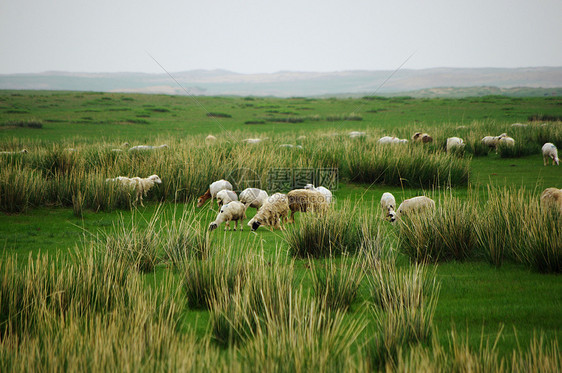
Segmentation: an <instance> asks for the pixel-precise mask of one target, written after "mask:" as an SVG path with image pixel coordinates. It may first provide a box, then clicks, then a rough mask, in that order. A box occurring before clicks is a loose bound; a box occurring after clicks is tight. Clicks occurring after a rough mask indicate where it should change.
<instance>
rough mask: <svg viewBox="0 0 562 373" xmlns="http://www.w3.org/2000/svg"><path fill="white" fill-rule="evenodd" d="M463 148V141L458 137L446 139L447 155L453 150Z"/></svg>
mask: <svg viewBox="0 0 562 373" xmlns="http://www.w3.org/2000/svg"><path fill="white" fill-rule="evenodd" d="M464 146H465V144H464V141H463V139H461V138H460V137H449V138H448V139H447V153H450V152H451V150H452V149H453V148H462V147H464Z"/></svg>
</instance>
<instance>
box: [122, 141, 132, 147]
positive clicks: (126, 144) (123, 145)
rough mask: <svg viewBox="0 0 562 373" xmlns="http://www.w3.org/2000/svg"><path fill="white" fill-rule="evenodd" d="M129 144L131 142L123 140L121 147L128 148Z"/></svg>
mask: <svg viewBox="0 0 562 373" xmlns="http://www.w3.org/2000/svg"><path fill="white" fill-rule="evenodd" d="M129 146H131V144H129V143H128V142H126V141H125V142H124V143H123V144H121V147H122V148H128V147H129Z"/></svg>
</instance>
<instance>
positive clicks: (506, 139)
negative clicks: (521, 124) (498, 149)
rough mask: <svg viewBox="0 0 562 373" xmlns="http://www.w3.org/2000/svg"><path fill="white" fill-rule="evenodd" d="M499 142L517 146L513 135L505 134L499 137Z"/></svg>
mask: <svg viewBox="0 0 562 373" xmlns="http://www.w3.org/2000/svg"><path fill="white" fill-rule="evenodd" d="M498 144H504V145H507V146H515V140H514V139H513V137H509V136H503V137H502V138H500V139H499V141H498Z"/></svg>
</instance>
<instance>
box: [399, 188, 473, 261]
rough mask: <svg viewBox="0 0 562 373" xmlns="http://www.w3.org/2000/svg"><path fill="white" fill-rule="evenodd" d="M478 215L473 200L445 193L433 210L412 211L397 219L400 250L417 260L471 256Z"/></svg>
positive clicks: (442, 259)
mask: <svg viewBox="0 0 562 373" xmlns="http://www.w3.org/2000/svg"><path fill="white" fill-rule="evenodd" d="M475 216H476V212H475V211H474V204H473V203H471V202H470V201H461V200H460V199H457V198H452V197H445V198H444V199H443V200H442V201H439V204H438V206H437V209H436V211H435V212H434V213H427V214H412V215H411V216H409V217H404V218H403V219H400V220H399V221H398V225H399V234H398V237H399V247H400V250H401V251H402V252H403V253H405V254H406V255H408V256H409V257H410V259H412V260H414V261H416V262H418V263H420V262H437V261H447V260H465V259H468V258H471V257H473V256H474V241H475V239H474V235H473V227H472V224H473V222H474V218H475Z"/></svg>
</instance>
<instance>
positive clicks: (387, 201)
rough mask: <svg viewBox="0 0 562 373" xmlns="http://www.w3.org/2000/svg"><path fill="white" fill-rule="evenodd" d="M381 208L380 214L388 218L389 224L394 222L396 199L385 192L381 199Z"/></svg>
mask: <svg viewBox="0 0 562 373" xmlns="http://www.w3.org/2000/svg"><path fill="white" fill-rule="evenodd" d="M381 208H382V214H383V216H384V217H385V218H388V219H389V220H390V222H391V223H394V221H395V220H396V212H395V210H396V199H395V198H394V196H393V195H392V193H389V192H385V193H383V195H382V197H381Z"/></svg>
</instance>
